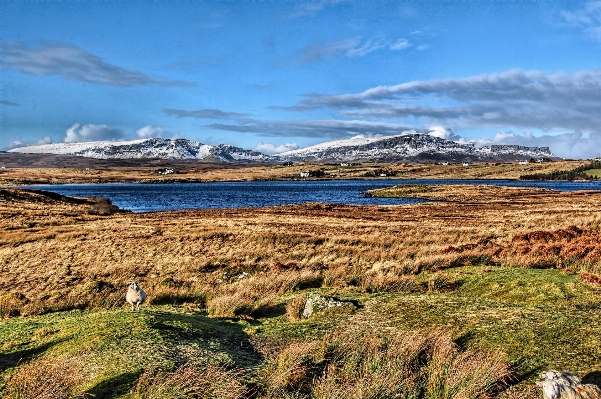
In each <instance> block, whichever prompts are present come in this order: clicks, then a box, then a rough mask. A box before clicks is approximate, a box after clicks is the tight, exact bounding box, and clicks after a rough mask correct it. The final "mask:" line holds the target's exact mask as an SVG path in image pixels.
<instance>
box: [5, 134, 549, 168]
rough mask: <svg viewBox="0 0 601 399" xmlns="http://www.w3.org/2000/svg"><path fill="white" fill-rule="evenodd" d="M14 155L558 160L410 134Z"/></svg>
mask: <svg viewBox="0 0 601 399" xmlns="http://www.w3.org/2000/svg"><path fill="white" fill-rule="evenodd" d="M10 152H13V153H30V154H58V155H75V156H83V157H90V158H97V159H131V158H138V159H140V158H161V159H196V160H206V161H221V162H290V161H294V162H331V161H335V162H348V161H362V162H393V161H412V162H413V161H418V162H434V161H453V162H465V161H467V162H475V161H515V160H518V159H519V160H523V159H530V158H537V159H539V158H547V157H548V158H552V157H553V154H552V153H551V152H550V151H549V148H547V147H525V146H517V145H489V146H484V147H481V148H477V147H476V146H475V145H474V144H471V143H458V142H455V141H451V140H447V139H444V138H440V137H435V136H433V135H429V134H422V133H412V132H405V133H403V134H399V135H396V136H381V137H362V136H357V137H353V138H351V139H348V140H336V141H330V142H326V143H321V144H317V145H314V146H311V147H306V148H301V149H297V150H293V151H287V152H282V153H280V154H277V155H274V156H270V155H266V154H263V153H261V152H259V151H255V150H245V149H242V148H238V147H234V146H231V145H226V144H220V145H217V146H212V145H208V144H202V143H199V142H197V141H193V140H185V139H163V138H149V139H140V140H132V141H98V142H82V143H57V144H43V145H35V146H29V147H19V148H14V149H12V150H10Z"/></svg>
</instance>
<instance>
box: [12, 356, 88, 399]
mask: <svg viewBox="0 0 601 399" xmlns="http://www.w3.org/2000/svg"><path fill="white" fill-rule="evenodd" d="M81 366H82V365H81V364H78V363H77V359H60V358H59V359H56V358H55V359H40V360H36V361H32V362H30V363H28V364H25V365H22V366H20V367H18V368H17V370H16V372H15V373H14V374H13V375H12V376H11V378H10V380H9V381H8V385H7V397H8V398H12V399H68V398H78V397H80V398H83V397H84V396H77V395H75V394H74V393H73V390H74V388H75V387H76V386H77V385H78V384H80V383H81V382H82V381H83V380H84V374H83V372H82V370H81Z"/></svg>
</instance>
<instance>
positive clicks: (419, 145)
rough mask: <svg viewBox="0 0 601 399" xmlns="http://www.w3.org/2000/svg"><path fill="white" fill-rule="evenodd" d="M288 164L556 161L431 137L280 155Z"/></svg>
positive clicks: (535, 151) (533, 152)
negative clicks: (291, 162)
mask: <svg viewBox="0 0 601 399" xmlns="http://www.w3.org/2000/svg"><path fill="white" fill-rule="evenodd" d="M278 157H279V158H280V159H283V160H287V161H305V162H306V161H313V162H328V161H336V162H339V161H364V162H366V161H372V162H374V161H380V162H391V161H416V162H439V161H449V162H475V161H515V160H527V159H530V158H535V159H540V158H553V157H554V156H553V154H552V153H551V151H550V150H549V148H548V147H524V146H518V145H491V146H485V147H481V148H476V146H474V145H473V144H459V143H456V142H454V141H450V140H445V139H441V138H438V137H434V136H430V135H428V134H420V133H416V134H403V135H399V136H385V137H378V138H353V139H349V140H339V141H331V142H328V143H322V144H317V145H314V146H311V147H306V148H301V149H298V150H294V151H288V152H284V153H281V154H279V155H278Z"/></svg>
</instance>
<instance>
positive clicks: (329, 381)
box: [262, 331, 511, 399]
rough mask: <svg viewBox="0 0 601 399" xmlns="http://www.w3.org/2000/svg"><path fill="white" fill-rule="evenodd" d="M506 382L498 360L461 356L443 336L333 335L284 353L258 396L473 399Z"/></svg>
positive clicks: (464, 353) (504, 366) (267, 374)
mask: <svg viewBox="0 0 601 399" xmlns="http://www.w3.org/2000/svg"><path fill="white" fill-rule="evenodd" d="M510 377H511V370H510V368H509V366H508V364H507V363H506V362H505V361H504V360H503V356H502V355H498V354H497V355H493V354H489V353H486V352H481V351H461V350H460V349H459V348H458V346H457V345H456V344H455V343H453V341H452V340H451V339H450V337H449V335H448V334H447V333H445V332H441V331H435V332H430V333H402V334H401V333H392V334H383V335H378V334H377V333H368V334H366V335H353V334H349V333H334V334H330V335H327V336H326V337H324V339H323V340H322V341H312V342H305V343H293V344H291V345H290V346H288V347H287V348H286V349H284V350H283V351H282V352H281V353H280V354H279V356H277V357H276V358H275V359H274V360H273V361H272V362H271V363H270V365H269V366H268V367H267V369H266V370H265V383H264V390H265V395H264V396H265V397H267V398H275V397H293V396H292V395H293V394H295V395H297V396H296V397H303V398H304V397H312V398H328V399H329V398H340V399H342V398H356V399H361V398H392V397H403V398H418V397H427V398H434V399H435V398H441V399H442V398H448V399H450V398H462V399H468V398H474V399H476V398H485V397H488V395H489V394H491V393H493V392H495V391H499V390H501V389H502V388H504V387H505V386H506V384H507V382H508V381H509V379H510ZM262 397H263V396H262Z"/></svg>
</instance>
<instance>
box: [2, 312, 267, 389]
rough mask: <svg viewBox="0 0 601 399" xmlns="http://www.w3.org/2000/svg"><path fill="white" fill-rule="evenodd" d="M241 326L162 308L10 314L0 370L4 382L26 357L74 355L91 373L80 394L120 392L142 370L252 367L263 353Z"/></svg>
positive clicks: (27, 358) (3, 339)
mask: <svg viewBox="0 0 601 399" xmlns="http://www.w3.org/2000/svg"><path fill="white" fill-rule="evenodd" d="M243 327H244V326H243V325H240V324H237V323H232V322H228V321H220V320H216V319H210V318H207V317H206V316H203V315H201V314H194V313H185V312H183V311H181V310H175V309H170V308H167V307H161V308H157V307H155V308H149V309H146V310H144V311H142V312H139V313H138V312H135V313H134V312H130V311H129V310H113V311H86V312H61V313H54V314H49V315H43V316H37V317H28V318H15V319H9V320H4V321H2V322H0V342H2V343H3V344H2V347H1V348H0V349H1V350H0V372H1V371H5V372H4V374H3V377H4V378H3V379H4V381H3V385H5V384H6V382H7V378H8V374H10V370H11V369H12V368H14V367H15V366H17V365H18V364H21V363H23V362H25V361H28V360H30V359H36V358H37V357H38V356H43V357H57V358H58V357H69V358H74V357H79V358H81V360H82V362H83V363H85V364H87V366H86V367H87V368H89V370H91V371H90V373H89V375H88V376H87V381H86V383H85V384H83V385H82V386H81V387H79V390H81V392H86V393H90V394H94V395H96V397H97V398H101V397H106V398H108V397H121V396H123V395H124V394H126V393H127V392H128V391H129V389H130V388H131V387H132V386H133V384H134V383H135V381H136V380H137V378H138V377H139V375H140V374H141V373H142V372H143V371H144V370H146V369H152V368H164V369H172V368H174V367H176V366H177V365H179V364H183V363H201V364H202V363H206V362H213V363H217V364H222V365H226V366H232V367H251V366H254V365H256V364H257V363H258V362H259V361H260V360H261V359H260V355H258V354H257V353H256V352H253V351H252V348H251V346H250V344H248V343H247V341H248V335H247V334H246V333H245V332H244V331H242V329H243ZM249 348H250V349H249ZM0 375H1V374H0ZM0 381H1V380H0ZM109 392H110V394H109Z"/></svg>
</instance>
